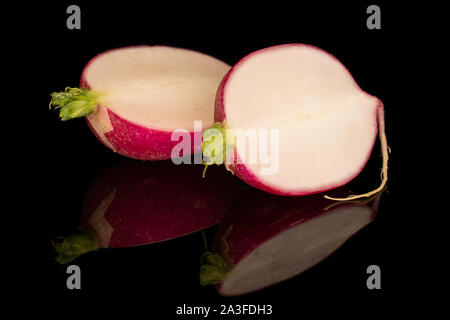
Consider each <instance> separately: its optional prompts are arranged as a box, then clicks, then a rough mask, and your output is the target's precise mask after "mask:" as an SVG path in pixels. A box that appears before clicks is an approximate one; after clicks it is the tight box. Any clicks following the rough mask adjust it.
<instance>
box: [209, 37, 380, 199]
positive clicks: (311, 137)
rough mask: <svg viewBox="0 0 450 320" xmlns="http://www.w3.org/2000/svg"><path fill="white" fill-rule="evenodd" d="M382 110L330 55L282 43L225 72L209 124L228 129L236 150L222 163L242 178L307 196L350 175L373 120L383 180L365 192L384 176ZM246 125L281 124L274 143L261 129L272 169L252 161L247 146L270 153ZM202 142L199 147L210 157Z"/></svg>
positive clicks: (368, 144)
mask: <svg viewBox="0 0 450 320" xmlns="http://www.w3.org/2000/svg"><path fill="white" fill-rule="evenodd" d="M383 110H384V109H383V104H382V102H381V101H380V100H379V99H377V98H376V97H373V96H371V95H369V94H367V93H365V92H364V91H362V90H361V89H360V88H359V86H358V85H357V84H356V82H355V81H354V79H353V78H352V76H351V74H350V73H349V72H348V71H347V69H346V68H345V67H344V66H343V65H342V64H341V63H340V62H339V61H338V60H337V59H336V58H335V57H333V56H331V55H330V54H328V53H326V52H324V51H322V50H320V49H318V48H315V47H312V46H308V45H302V44H287V45H280V46H275V47H271V48H266V49H263V50H260V51H257V52H254V53H251V54H250V55H248V56H246V57H245V58H243V59H242V60H241V61H239V62H238V63H237V64H236V65H235V66H234V67H233V68H232V69H231V70H230V71H229V72H228V74H227V75H226V76H225V78H224V79H223V81H222V83H221V85H220V87H219V90H218V92H217V96H216V106H215V121H216V122H219V123H216V124H215V127H216V128H219V130H222V131H223V132H224V129H227V131H226V135H227V137H226V145H227V148H229V149H231V148H232V149H231V150H234V154H233V153H231V152H229V153H228V154H227V155H228V156H229V155H231V157H229V158H228V159H227V162H229V163H228V164H227V167H228V169H230V170H231V171H232V172H233V173H234V174H236V175H237V176H238V177H240V178H241V179H242V180H244V181H245V182H247V183H248V184H250V185H252V186H254V187H256V188H258V189H261V190H264V191H267V192H270V193H274V194H281V195H307V194H312V193H318V192H322V191H326V190H329V189H333V188H336V187H339V186H341V185H344V184H346V183H347V182H349V181H350V180H352V179H353V178H354V177H356V176H357V175H358V174H359V172H360V171H361V170H362V169H363V167H364V166H365V164H366V162H367V160H368V158H369V156H370V153H371V150H372V148H373V145H374V143H375V140H376V135H377V124H378V128H379V135H380V139H381V146H382V153H383V170H382V175H383V181H382V185H381V186H380V187H379V188H378V189H376V190H374V191H373V192H370V193H368V194H364V195H361V196H365V197H368V196H370V195H372V194H374V193H376V192H378V191H380V190H381V189H382V188H383V186H384V184H385V182H386V180H387V159H388V154H387V150H388V147H387V142H386V137H385V133H384V111H383ZM230 129H231V130H233V131H230ZM249 129H256V130H259V129H268V130H271V129H278V130H279V143H278V147H277V146H276V145H275V143H276V141H272V142H270V135H269V132H268V133H267V135H266V136H267V137H268V140H269V143H268V144H269V146H268V148H269V149H271V152H272V155H273V156H274V157H273V159H271V160H272V165H273V166H274V167H275V168H276V169H278V170H277V171H276V172H275V173H269V174H265V173H264V169H266V171H270V170H267V169H268V168H267V167H270V165H271V164H269V163H268V161H267V159H264V161H263V159H261V158H258V159H257V161H252V160H251V156H250V155H249V154H250V152H252V151H257V150H258V149H260V150H259V151H258V152H260V151H261V150H264V151H262V152H263V153H266V154H267V153H268V152H267V151H266V149H265V148H266V146H265V145H264V143H263V141H262V140H261V138H260V137H258V139H259V141H258V144H257V145H256V147H257V148H256V147H255V146H253V148H252V146H251V145H249V144H250V143H251V138H249V135H247V134H248V133H249V131H248V130H249ZM237 130H241V131H240V132H239V131H237ZM224 133H225V132H224ZM206 143H209V142H207V141H205V142H204V145H203V149H204V154H205V156H206V157H209V158H212V155H211V154H210V153H211V152H210V150H209V149H208V144H206ZM270 143H272V145H270ZM230 147H231V148H230ZM263 148H264V149H263ZM278 148H279V156H278V154H277V151H278ZM205 149H207V150H206V152H205ZM219 154H220V153H219ZM257 156H259V157H260V153H257ZM275 161H278V163H275ZM207 163H208V161H207ZM210 163H214V162H210ZM208 164H209V163H208ZM352 199H355V197H352Z"/></svg>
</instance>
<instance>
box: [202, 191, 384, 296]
mask: <svg viewBox="0 0 450 320" xmlns="http://www.w3.org/2000/svg"><path fill="white" fill-rule="evenodd" d="M338 194H340V195H341V196H342V195H346V194H348V192H345V193H342V190H339V193H338ZM380 196H381V193H378V194H377V195H375V196H373V197H371V198H368V199H360V200H353V201H340V202H336V201H334V200H328V199H324V198H323V197H322V196H320V195H313V196H306V197H280V196H274V195H270V194H267V193H262V192H261V191H258V190H254V189H253V190H251V191H249V192H248V193H246V194H245V195H244V196H242V198H241V199H239V200H238V201H237V202H235V203H234V204H233V205H232V207H231V208H230V210H229V211H228V212H227V214H226V215H225V217H224V219H223V221H222V222H221V223H220V225H219V229H218V231H217V234H216V237H215V240H214V243H213V251H212V252H206V253H205V254H204V255H203V256H202V266H201V269H200V283H201V284H202V285H216V286H217V290H218V292H219V293H220V294H221V295H224V296H235V295H242V294H246V293H250V292H254V291H257V290H259V289H262V288H265V287H268V286H270V285H273V284H276V283H279V282H281V281H284V280H287V279H289V278H291V277H294V276H296V275H298V274H300V273H302V272H303V271H305V270H307V269H309V268H311V267H312V266H314V265H316V264H318V263H319V262H321V261H322V260H323V259H325V258H326V257H328V256H329V255H330V254H332V253H333V252H334V251H335V250H337V249H338V248H339V247H340V246H342V245H343V244H344V243H345V242H346V240H347V239H349V238H350V237H351V236H352V235H353V234H355V233H356V232H357V231H358V230H360V229H361V228H363V227H364V226H366V225H367V224H368V223H370V222H371V221H372V220H373V219H374V218H375V215H376V212H377V209H378V204H379V200H380Z"/></svg>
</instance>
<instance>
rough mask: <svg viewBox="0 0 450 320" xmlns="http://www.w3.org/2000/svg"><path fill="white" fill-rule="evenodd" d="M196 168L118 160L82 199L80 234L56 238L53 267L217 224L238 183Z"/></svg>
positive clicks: (218, 172) (239, 188) (238, 190)
mask: <svg viewBox="0 0 450 320" xmlns="http://www.w3.org/2000/svg"><path fill="white" fill-rule="evenodd" d="M217 169H218V170H215V171H214V172H211V175H210V176H208V177H207V178H206V179H202V177H201V172H202V170H203V168H202V166H201V165H174V164H173V163H172V162H171V161H161V162H138V161H136V160H124V161H121V162H120V163H119V164H116V165H114V166H112V167H110V168H108V169H106V170H104V171H103V172H102V173H101V174H100V175H99V176H98V177H97V179H96V180H95V181H94V182H93V183H92V185H91V186H90V188H89V190H88V191H87V193H86V196H85V199H84V205H83V213H82V223H81V225H82V231H81V232H80V233H77V234H74V235H71V236H68V237H66V238H58V239H55V241H54V246H55V249H56V251H57V252H58V256H57V258H56V259H57V261H58V262H60V263H67V262H70V261H72V260H73V259H75V258H76V257H78V256H79V255H82V254H84V253H87V252H90V251H93V250H97V249H100V248H107V247H130V246H138V245H144V244H149V243H155V242H160V241H164V240H168V239H172V238H176V237H180V236H183V235H186V234H189V233H193V232H195V231H198V230H201V229H204V228H208V227H210V226H212V225H215V224H217V223H219V222H220V220H221V219H222V217H223V215H224V214H225V212H226V210H227V209H228V208H229V207H230V206H231V204H232V202H233V201H234V200H235V199H236V198H237V197H238V196H239V195H240V194H241V193H242V192H241V191H242V183H241V182H240V181H239V179H236V178H235V177H233V176H231V175H229V174H227V173H226V172H225V171H223V170H220V169H219V168H217Z"/></svg>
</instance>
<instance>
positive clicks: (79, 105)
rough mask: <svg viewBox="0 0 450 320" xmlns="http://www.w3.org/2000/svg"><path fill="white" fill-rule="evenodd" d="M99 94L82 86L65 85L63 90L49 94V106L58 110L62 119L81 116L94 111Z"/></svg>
mask: <svg viewBox="0 0 450 320" xmlns="http://www.w3.org/2000/svg"><path fill="white" fill-rule="evenodd" d="M99 96H100V94H99V93H98V92H95V91H91V90H89V89H83V88H81V89H80V88H70V87H67V88H66V89H65V90H64V91H61V92H53V93H52V94H51V100H50V108H51V107H52V106H53V107H54V108H55V109H58V108H59V109H60V110H59V116H60V118H61V120H62V121H66V120H70V119H74V118H81V117H84V116H87V115H88V114H91V113H93V112H94V111H95V108H96V106H97V100H98V97H99Z"/></svg>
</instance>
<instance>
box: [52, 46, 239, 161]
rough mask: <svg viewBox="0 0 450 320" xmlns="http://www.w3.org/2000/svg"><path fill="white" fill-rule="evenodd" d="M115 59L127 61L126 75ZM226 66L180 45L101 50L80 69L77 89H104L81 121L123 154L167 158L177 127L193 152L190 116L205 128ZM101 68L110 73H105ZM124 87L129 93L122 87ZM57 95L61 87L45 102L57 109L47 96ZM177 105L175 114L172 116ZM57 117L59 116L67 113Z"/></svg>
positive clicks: (175, 143) (145, 157)
mask: <svg viewBox="0 0 450 320" xmlns="http://www.w3.org/2000/svg"><path fill="white" fill-rule="evenodd" d="M141 52H146V53H147V54H148V56H145V54H143V53H141ZM164 56H167V57H168V58H164ZM120 59H123V60H124V62H123V64H124V65H126V66H131V67H130V69H131V70H132V71H129V72H130V74H127V71H126V70H125V71H124V70H122V69H123V67H122V65H121V63H120V62H121V61H120ZM136 59H142V61H135V60H136ZM152 59H153V60H152ZM102 61H103V62H102ZM118 61H119V62H118ZM137 63H138V64H139V65H136V64H137ZM229 68H230V67H229V66H228V65H227V64H225V63H223V62H222V61H219V60H217V59H215V58H213V57H210V56H208V55H205V54H202V53H199V52H195V51H191V50H187V49H180V48H171V47H163V46H134V47H126V48H119V49H113V50H109V51H106V52H104V53H101V54H99V55H97V56H96V57H94V58H93V59H91V60H90V61H89V62H88V64H87V65H86V67H85V68H84V70H83V72H82V76H81V81H80V88H81V89H86V90H88V91H93V92H100V93H104V91H105V90H106V91H107V92H106V94H103V95H100V96H99V97H98V98H96V99H94V102H95V106H92V110H91V111H90V112H88V114H87V115H86V120H87V123H88V125H89V127H90V128H91V130H92V131H93V132H94V134H95V135H96V137H97V138H98V139H99V140H100V141H101V142H102V143H103V144H104V145H105V146H107V147H108V148H110V149H112V150H113V151H115V152H117V153H120V154H122V155H124V156H127V157H131V158H135V159H141V160H164V159H170V158H171V156H172V154H171V153H172V149H173V148H174V146H175V145H177V144H178V143H179V142H180V141H172V140H171V137H172V133H173V131H175V130H177V129H185V130H187V131H188V132H189V135H190V138H191V150H190V152H191V154H192V153H199V152H201V146H200V145H198V146H195V145H194V135H195V134H198V136H201V132H199V133H194V128H193V125H194V121H195V120H198V121H202V124H203V126H206V127H208V126H210V125H211V124H212V123H213V117H214V111H213V105H214V97H215V94H216V90H217V86H218V85H219V83H220V80H221V79H222V78H223V76H224V75H225V74H226V72H227V71H228V70H229ZM92 70H94V71H92ZM142 70H144V71H142ZM90 72H91V73H92V74H90ZM133 72H134V73H135V74H133ZM102 73H108V74H110V75H111V76H110V77H109V78H105V77H104V76H102ZM90 77H91V78H94V80H92V79H90ZM99 79H100V80H99ZM104 79H107V80H104ZM111 79H112V80H111ZM102 81H103V82H105V84H103V82H102ZM115 82H117V83H115ZM102 86H103V87H102ZM128 87H130V88H131V89H130V91H132V92H131V93H128V92H126V90H125V89H124V88H128ZM111 88H113V89H111ZM108 90H113V91H114V90H116V91H117V90H119V92H120V93H121V94H123V95H124V97H123V98H122V97H120V96H119V97H117V96H118V94H117V93H116V92H113V94H111V92H109V91H108ZM122 91H124V92H122ZM150 91H151V93H149V92H150ZM153 92H154V96H153V95H152V93H153ZM57 94H60V95H62V94H66V95H67V92H66V93H53V94H52V102H51V104H52V105H53V106H55V107H61V108H63V107H64V106H61V105H58V103H57V102H56V101H55V100H54V99H53V96H54V95H57ZM69 94H70V93H69ZM114 94H115V95H116V96H115V95H114ZM128 94H129V96H130V97H131V98H132V99H134V100H132V102H128V99H127V97H128ZM141 96H142V97H141ZM183 101H185V102H183ZM127 103H129V104H131V105H132V106H134V109H133V108H131V107H130V108H131V109H132V110H134V111H129V109H130V108H129V107H128V106H127V105H126V104H127ZM93 104H94V103H93ZM113 106H114V107H113ZM83 108H84V106H83ZM178 109H180V112H179V114H180V115H177V110H178ZM164 110H166V111H164ZM72 113H74V114H75V115H74V116H73V117H79V116H78V115H77V113H76V112H72ZM140 113H141V114H142V116H139V114H140ZM82 115H83V116H84V114H82ZM61 117H62V118H63V120H67V119H71V118H73V117H72V116H68V117H67V118H64V117H63V115H61ZM183 117H184V120H183ZM172 119H174V120H173V123H172ZM200 141H201V139H200V140H199V143H200ZM185 151H186V152H189V150H185ZM187 155H188V154H184V156H187Z"/></svg>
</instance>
